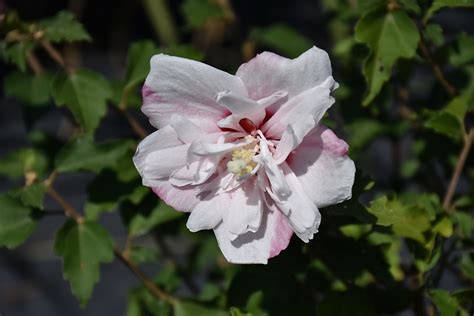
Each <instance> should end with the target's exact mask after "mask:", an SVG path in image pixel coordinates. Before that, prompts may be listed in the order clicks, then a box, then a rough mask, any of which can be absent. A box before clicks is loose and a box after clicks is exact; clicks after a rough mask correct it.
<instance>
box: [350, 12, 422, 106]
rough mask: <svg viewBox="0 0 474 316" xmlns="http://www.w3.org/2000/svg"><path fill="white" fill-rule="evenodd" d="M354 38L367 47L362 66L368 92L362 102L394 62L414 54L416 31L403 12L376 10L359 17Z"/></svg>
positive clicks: (380, 83)
mask: <svg viewBox="0 0 474 316" xmlns="http://www.w3.org/2000/svg"><path fill="white" fill-rule="evenodd" d="M355 38H356V40H357V41H359V42H361V43H365V44H367V46H369V47H370V49H371V53H370V55H369V57H368V58H367V60H366V62H365V66H364V75H365V78H366V79H367V82H368V88H369V89H368V90H369V92H368V95H367V96H366V98H365V99H364V102H363V103H364V105H368V104H369V103H371V102H372V101H373V99H374V98H375V97H376V96H377V95H378V94H379V92H380V90H381V89H382V86H383V84H384V83H385V82H386V81H387V80H388V79H389V78H390V75H391V72H392V67H393V65H394V64H395V62H396V61H397V60H398V59H400V58H411V57H413V56H415V53H416V49H417V47H418V41H419V40H420V35H419V33H418V29H417V27H416V25H415V23H414V22H413V21H412V20H411V18H410V17H409V16H408V15H407V14H406V13H405V12H403V11H394V12H386V13H385V12H380V11H376V12H373V13H370V14H368V15H366V16H364V17H363V18H362V19H360V20H359V22H358V23H357V25H356V30H355Z"/></svg>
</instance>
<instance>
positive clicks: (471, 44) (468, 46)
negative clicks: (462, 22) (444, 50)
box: [449, 33, 474, 67]
mask: <svg viewBox="0 0 474 316" xmlns="http://www.w3.org/2000/svg"><path fill="white" fill-rule="evenodd" d="M473 60H474V36H470V35H468V34H466V33H461V34H460V35H459V36H458V38H457V39H456V47H455V48H454V49H451V51H450V54H449V62H450V63H451V64H453V65H454V66H458V67H459V66H462V65H465V64H468V63H470V62H472V61H473Z"/></svg>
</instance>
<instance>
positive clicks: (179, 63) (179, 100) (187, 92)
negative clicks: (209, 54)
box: [142, 54, 247, 131]
mask: <svg viewBox="0 0 474 316" xmlns="http://www.w3.org/2000/svg"><path fill="white" fill-rule="evenodd" d="M226 90H229V91H233V92H235V93H237V94H239V95H243V96H247V89H246V88H245V86H244V84H243V83H242V81H241V79H240V78H238V77H236V76H233V75H230V74H228V73H226V72H223V71H221V70H218V69H216V68H213V67H211V66H209V65H206V64H203V63H200V62H197V61H193V60H189V59H185V58H179V57H173V56H168V55H163V54H160V55H155V56H153V57H152V59H151V63H150V73H149V75H148V77H147V78H146V81H145V86H144V87H143V90H142V94H143V102H144V103H143V107H142V111H143V113H145V115H147V116H148V118H149V119H150V123H151V124H152V125H153V126H155V127H157V128H160V127H163V126H166V125H168V124H170V121H171V117H172V116H173V114H178V115H183V116H185V117H186V118H188V119H190V120H191V121H193V122H194V123H195V124H196V125H198V126H199V127H201V128H202V129H203V130H205V131H217V130H218V128H217V125H216V122H217V121H218V120H220V119H222V118H224V117H225V116H227V115H228V111H227V109H225V108H222V107H221V106H219V105H218V104H217V103H216V100H215V97H216V95H217V93H219V92H221V91H226Z"/></svg>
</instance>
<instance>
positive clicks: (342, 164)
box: [287, 126, 355, 207]
mask: <svg viewBox="0 0 474 316" xmlns="http://www.w3.org/2000/svg"><path fill="white" fill-rule="evenodd" d="M348 147H349V146H348V145H347V144H346V142H344V141H343V140H342V139H339V138H338V137H337V136H336V135H335V134H334V133H333V132H332V131H331V130H330V129H328V128H327V127H324V126H320V127H318V128H317V129H316V130H314V131H313V132H312V133H311V134H310V135H308V136H306V137H305V139H304V141H303V142H302V143H301V144H300V145H299V146H298V147H297V148H296V149H295V151H294V152H293V153H292V154H291V155H290V156H289V157H288V160H287V163H288V165H289V167H290V168H291V169H292V170H293V172H294V173H295V174H296V176H297V177H298V180H299V181H300V182H301V184H302V185H303V189H304V190H305V192H306V195H307V196H308V197H309V198H310V199H311V200H312V201H313V202H314V203H315V204H316V205H317V206H318V207H325V206H328V205H332V204H337V203H340V202H342V201H345V200H347V199H350V198H351V196H352V185H353V184H354V176H355V166H354V162H353V161H352V160H351V159H350V158H349V157H348V156H347V154H346V153H347V150H348Z"/></svg>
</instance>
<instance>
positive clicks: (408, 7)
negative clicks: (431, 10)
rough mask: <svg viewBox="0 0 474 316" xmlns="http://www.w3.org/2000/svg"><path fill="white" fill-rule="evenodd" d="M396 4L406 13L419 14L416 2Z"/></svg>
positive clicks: (403, 0)
mask: <svg viewBox="0 0 474 316" xmlns="http://www.w3.org/2000/svg"><path fill="white" fill-rule="evenodd" d="M398 2H399V3H400V4H401V5H402V7H403V8H404V9H405V10H407V11H410V12H413V13H415V14H417V15H418V14H420V13H421V8H420V6H419V5H418V3H417V2H416V0H398Z"/></svg>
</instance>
